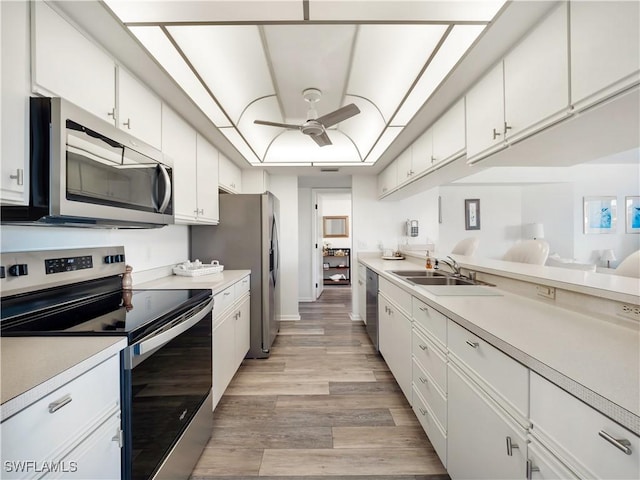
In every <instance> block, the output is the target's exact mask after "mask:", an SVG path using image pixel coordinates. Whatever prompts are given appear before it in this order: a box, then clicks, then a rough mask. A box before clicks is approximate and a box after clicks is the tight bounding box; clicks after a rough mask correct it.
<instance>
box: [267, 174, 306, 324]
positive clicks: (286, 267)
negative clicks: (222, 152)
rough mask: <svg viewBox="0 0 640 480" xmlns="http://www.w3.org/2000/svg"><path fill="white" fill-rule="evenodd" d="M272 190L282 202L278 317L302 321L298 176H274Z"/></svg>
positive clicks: (270, 180) (277, 299)
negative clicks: (300, 310) (299, 303)
mask: <svg viewBox="0 0 640 480" xmlns="http://www.w3.org/2000/svg"><path fill="white" fill-rule="evenodd" d="M269 183H270V186H269V190H270V191H271V192H272V193H273V194H274V195H275V196H276V197H278V200H279V201H280V202H279V203H280V214H279V220H280V221H279V226H280V230H279V232H278V234H279V240H280V275H279V280H280V281H279V285H278V287H277V289H276V304H277V307H276V308H277V311H276V315H278V317H279V318H280V320H299V319H300V314H299V311H298V297H299V295H298V261H299V257H298V234H299V229H298V177H297V176H295V175H271V176H270V179H269Z"/></svg>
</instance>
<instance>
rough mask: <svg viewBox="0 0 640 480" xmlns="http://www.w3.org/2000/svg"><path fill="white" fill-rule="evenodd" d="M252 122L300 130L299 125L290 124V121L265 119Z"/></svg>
mask: <svg viewBox="0 0 640 480" xmlns="http://www.w3.org/2000/svg"><path fill="white" fill-rule="evenodd" d="M253 123H255V124H257V125H267V126H269V127H281V128H290V129H293V130H300V125H292V124H290V123H278V122H267V121H266V120H254V121H253Z"/></svg>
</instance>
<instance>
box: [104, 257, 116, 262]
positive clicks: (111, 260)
mask: <svg viewBox="0 0 640 480" xmlns="http://www.w3.org/2000/svg"><path fill="white" fill-rule="evenodd" d="M104 263H116V256H115V255H107V256H106V257H104Z"/></svg>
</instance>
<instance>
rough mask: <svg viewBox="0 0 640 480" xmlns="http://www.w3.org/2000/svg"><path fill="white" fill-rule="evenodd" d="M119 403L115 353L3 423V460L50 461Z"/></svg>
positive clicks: (117, 363)
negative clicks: (66, 400)
mask: <svg viewBox="0 0 640 480" xmlns="http://www.w3.org/2000/svg"><path fill="white" fill-rule="evenodd" d="M64 399H70V401H68V402H67V403H65V400H64ZM56 402H57V404H58V407H57V409H56V405H55V404H56ZM118 405H120V359H119V356H118V355H114V356H113V357H111V358H109V359H108V360H106V361H104V362H102V363H101V364H100V365H98V366H96V367H94V368H93V369H91V370H89V371H88V372H86V373H84V374H82V375H80V376H79V377H77V378H75V379H73V380H72V381H70V382H69V383H67V384H66V385H63V386H62V387H60V388H58V389H57V390H55V391H53V392H52V393H50V394H49V395H47V396H45V397H43V398H41V399H40V400H38V401H37V402H35V403H33V404H32V405H30V406H29V407H27V408H26V409H24V410H22V411H21V412H19V413H17V414H16V415H14V416H13V417H11V418H9V419H8V420H6V421H5V422H3V423H2V460H3V462H4V461H17V460H31V459H33V460H38V461H43V460H50V459H52V458H53V454H54V453H55V454H56V455H60V454H62V453H64V452H65V451H66V450H67V449H69V448H71V447H72V445H73V443H74V442H75V441H77V440H78V436H79V435H80V434H81V433H82V432H83V431H84V430H85V429H87V428H88V427H89V426H90V425H91V424H92V423H93V422H95V421H96V420H97V419H98V418H99V417H100V416H102V415H104V414H105V413H106V412H107V411H109V410H110V409H111V410H112V409H113V408H114V406H118ZM52 410H53V412H52V413H51V411H52ZM26 438H28V439H32V440H33V441H29V442H25V441H23V440H24V439H26ZM54 449H55V452H54V451H53V450H54Z"/></svg>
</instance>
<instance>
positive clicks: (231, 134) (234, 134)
mask: <svg viewBox="0 0 640 480" xmlns="http://www.w3.org/2000/svg"><path fill="white" fill-rule="evenodd" d="M220 132H221V133H222V134H223V135H224V136H225V137H227V140H229V141H230V142H231V144H232V145H233V146H234V147H236V149H237V150H238V152H240V154H241V155H242V156H243V157H244V158H245V159H246V160H247V162H249V163H250V164H252V165H258V164H259V163H260V159H259V158H258V157H256V155H255V153H254V152H253V150H251V148H250V147H249V146H248V145H247V142H245V141H244V140H243V139H242V136H241V135H240V133H239V132H238V130H236V129H235V128H231V127H227V128H221V129H220Z"/></svg>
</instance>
